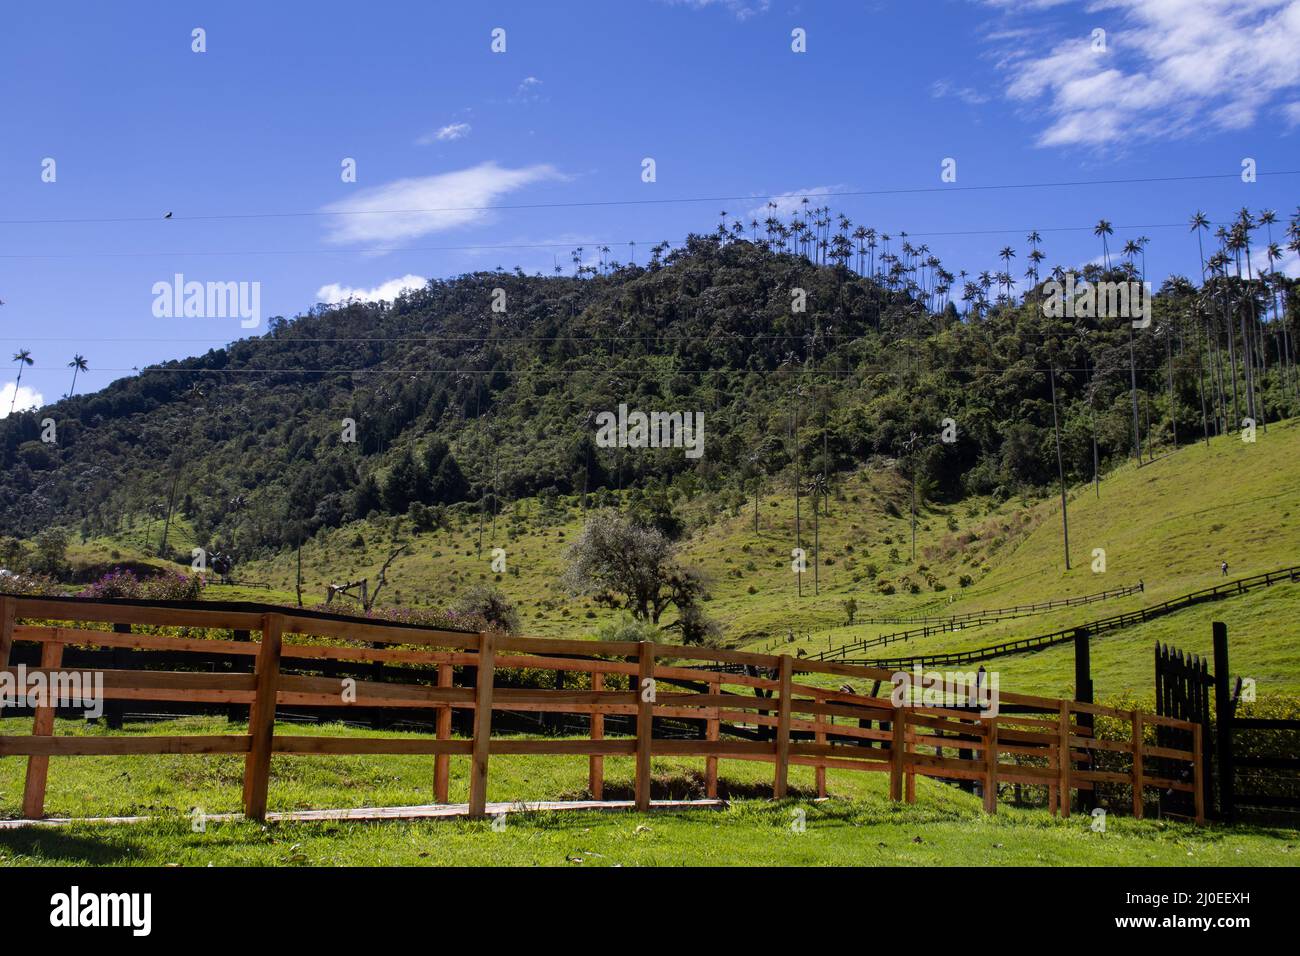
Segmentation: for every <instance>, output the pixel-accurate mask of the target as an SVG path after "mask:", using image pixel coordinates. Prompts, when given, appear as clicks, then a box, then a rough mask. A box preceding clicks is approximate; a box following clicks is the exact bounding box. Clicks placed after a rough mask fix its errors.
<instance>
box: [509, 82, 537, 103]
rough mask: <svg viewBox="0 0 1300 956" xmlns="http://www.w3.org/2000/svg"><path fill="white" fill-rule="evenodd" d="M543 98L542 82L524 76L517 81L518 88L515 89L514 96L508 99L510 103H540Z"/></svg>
mask: <svg viewBox="0 0 1300 956" xmlns="http://www.w3.org/2000/svg"><path fill="white" fill-rule="evenodd" d="M544 98H545V97H543V96H542V81H541V80H539V79H538V78H537V77H535V76H525V77H524V78H523V79H522V80H520V81H519V86H518V87H517V88H516V89H515V95H514V96H512V97H511V98H510V101H511V102H512V103H540V102H541V101H542V100H543V99H544Z"/></svg>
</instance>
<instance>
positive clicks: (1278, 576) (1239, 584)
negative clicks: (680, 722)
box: [850, 565, 1300, 670]
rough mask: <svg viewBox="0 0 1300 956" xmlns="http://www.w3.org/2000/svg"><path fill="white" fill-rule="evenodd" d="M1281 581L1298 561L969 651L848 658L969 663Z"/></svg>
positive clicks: (877, 662)
mask: <svg viewBox="0 0 1300 956" xmlns="http://www.w3.org/2000/svg"><path fill="white" fill-rule="evenodd" d="M1281 581H1300V565H1297V566H1295V567H1290V568H1281V569H1279V570H1277V571H1268V572H1266V573H1264V574H1256V575H1252V576H1251V577H1247V578H1239V579H1237V580H1235V581H1229V582H1227V583H1225V584H1219V585H1215V586H1214V587H1212V588H1202V589H1201V590H1199V591H1192V592H1191V593H1190V594H1182V595H1179V596H1178V597H1175V598H1170V599H1169V600H1168V601H1162V602H1161V603H1160V604H1153V605H1151V606H1150V607H1144V608H1141V609H1139V610H1137V611H1126V612H1125V613H1123V614H1114V615H1112V616H1110V617H1103V618H1100V619H1098V620H1095V621H1089V622H1087V623H1086V624H1082V625H1076V626H1074V627H1066V628H1062V629H1061V630H1059V631H1053V632H1052V633H1050V634H1040V635H1038V636H1036V637H1022V638H1020V639H1018V640H1014V641H1004V642H1002V643H1001V644H994V645H992V646H990V647H978V648H975V649H973V650H969V651H953V652H951V653H948V654H920V655H917V656H915V657H894V658H886V659H879V658H857V657H855V658H850V660H851V662H852V663H854V664H864V665H866V666H868V667H885V668H890V669H899V670H906V669H908V668H910V667H912V666H913V665H914V664H919V665H920V666H921V667H942V666H944V665H947V664H972V663H975V662H976V661H986V660H989V659H991V658H994V657H1003V656H1005V655H1007V654H1022V653H1024V652H1026V651H1036V650H1039V649H1041V648H1044V647H1051V646H1052V645H1054V644H1064V643H1065V642H1066V641H1072V640H1074V639H1075V637H1076V636H1077V635H1078V633H1079V632H1080V631H1086V632H1087V633H1089V634H1092V635H1094V636H1095V635H1097V634H1101V633H1104V632H1106V631H1117V630H1120V629H1121V628H1125V627H1132V626H1133V625H1135V624H1142V623H1144V622H1146V621H1150V620H1152V619H1154V618H1157V617H1162V616H1163V615H1165V614H1171V613H1173V612H1174V611H1181V610H1182V609H1183V608H1187V607H1192V606H1193V605H1196V604H1202V603H1205V602H1207V601H1219V600H1222V599H1224V598H1227V597H1232V596H1233V595H1235V594H1245V593H1246V592H1247V591H1253V590H1255V589H1256V588H1263V587H1271V586H1272V585H1274V584H1277V583H1279V582H1281Z"/></svg>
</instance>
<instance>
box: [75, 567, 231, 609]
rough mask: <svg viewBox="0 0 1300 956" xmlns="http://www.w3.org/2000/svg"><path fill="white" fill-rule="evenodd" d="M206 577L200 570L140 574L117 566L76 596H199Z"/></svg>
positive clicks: (154, 598) (178, 598)
mask: <svg viewBox="0 0 1300 956" xmlns="http://www.w3.org/2000/svg"><path fill="white" fill-rule="evenodd" d="M206 584H207V580H206V579H205V578H204V577H203V576H202V575H199V574H181V573H180V572H172V573H163V574H159V575H156V576H154V577H151V578H138V577H136V576H135V574H134V573H133V572H131V571H127V570H124V569H122V568H114V569H113V570H112V571H110V572H109V573H108V574H105V575H104V576H103V577H102V578H100V579H99V580H98V581H95V582H93V583H91V584H89V585H87V586H86V587H85V588H84V589H83V590H82V591H81V592H80V593H79V594H78V595H77V596H78V597H85V598H136V599H139V600H147V601H195V600H198V597H199V595H200V593H201V592H202V591H203V588H204V586H205V585H206Z"/></svg>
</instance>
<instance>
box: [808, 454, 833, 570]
mask: <svg viewBox="0 0 1300 956" xmlns="http://www.w3.org/2000/svg"><path fill="white" fill-rule="evenodd" d="M806 490H807V492H808V497H810V498H812V503H813V595H814V596H816V595H818V594H820V593H821V582H820V580H819V571H820V568H821V561H822V544H821V521H820V520H819V518H818V515H819V514H820V512H818V510H817V499H818V498H825V497H826V495H827V492H828V486H827V484H826V475H825V474H822V473H820V472H819V473H817V474H815V475H813V476H812V478H810V479H809V481H808V487H807V489H806Z"/></svg>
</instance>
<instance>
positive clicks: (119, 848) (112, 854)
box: [0, 827, 133, 866]
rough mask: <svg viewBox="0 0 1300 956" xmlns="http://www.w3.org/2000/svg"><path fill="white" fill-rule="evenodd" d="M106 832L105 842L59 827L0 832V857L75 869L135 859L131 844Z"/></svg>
mask: <svg viewBox="0 0 1300 956" xmlns="http://www.w3.org/2000/svg"><path fill="white" fill-rule="evenodd" d="M115 837H118V834H112V835H110V834H109V833H107V832H105V834H104V838H103V839H94V838H92V837H88V836H82V835H80V834H75V833H69V832H68V831H67V830H64V829H61V828H57V827H26V828H23V829H21V830H0V853H2V854H4V855H5V856H8V857H9V858H10V860H11V861H12V860H13V858H14V856H20V857H27V858H29V859H31V860H34V861H40V862H48V863H62V864H68V865H76V864H79V863H82V864H88V865H92V866H110V865H112V864H115V863H121V862H122V861H124V860H126V859H128V858H129V857H131V856H132V853H133V847H132V846H131V842H130V841H129V840H121V839H120V838H118V839H115Z"/></svg>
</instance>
